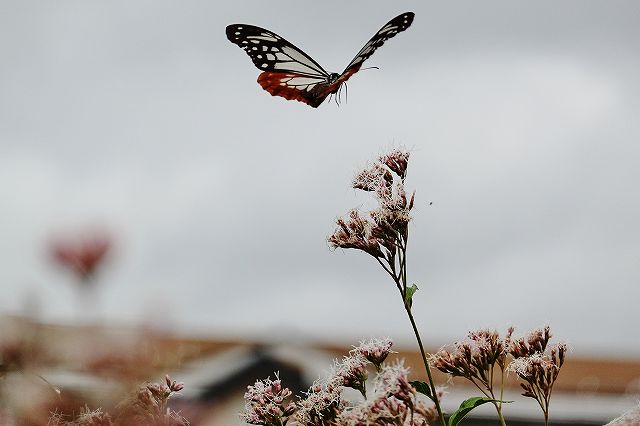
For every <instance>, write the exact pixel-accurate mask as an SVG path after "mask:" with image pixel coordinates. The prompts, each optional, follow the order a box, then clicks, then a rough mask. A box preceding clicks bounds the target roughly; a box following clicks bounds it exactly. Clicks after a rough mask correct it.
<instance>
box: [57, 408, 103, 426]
mask: <svg viewBox="0 0 640 426" xmlns="http://www.w3.org/2000/svg"><path fill="white" fill-rule="evenodd" d="M112 425H113V421H112V420H111V416H109V414H106V413H103V412H102V410H101V409H99V408H98V409H97V410H93V411H92V410H89V408H87V407H84V408H82V409H81V410H80V414H79V415H78V417H76V418H75V419H74V420H72V421H65V418H64V416H62V415H59V414H53V415H52V416H51V417H50V418H49V423H48V426H112Z"/></svg>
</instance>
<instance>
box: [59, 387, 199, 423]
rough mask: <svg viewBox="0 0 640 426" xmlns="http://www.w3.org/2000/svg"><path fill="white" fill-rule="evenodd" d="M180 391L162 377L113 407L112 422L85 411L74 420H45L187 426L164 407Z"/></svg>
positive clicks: (185, 420)
mask: <svg viewBox="0 0 640 426" xmlns="http://www.w3.org/2000/svg"><path fill="white" fill-rule="evenodd" d="M183 388H184V385H183V384H182V383H178V382H176V381H174V380H171V378H170V377H169V376H165V379H164V381H163V382H162V383H149V384H147V385H145V386H142V387H141V388H139V389H138V390H137V391H136V392H135V394H134V395H132V396H131V397H129V398H127V399H125V400H124V401H123V402H121V403H120V404H119V405H118V407H116V415H115V416H114V418H112V417H111V416H110V415H109V414H108V413H103V412H102V410H100V409H97V410H93V411H91V410H89V409H88V408H85V409H83V410H81V411H80V414H79V415H78V416H77V417H75V418H74V419H71V420H67V419H66V418H65V416H62V415H60V414H55V413H54V414H53V415H52V416H51V417H50V418H49V424H50V425H52V426H130V425H138V426H188V425H189V422H188V421H187V419H185V418H184V417H182V416H181V415H180V414H178V413H176V412H175V411H173V410H171V409H170V408H168V407H167V402H168V400H169V398H170V397H171V396H173V394H175V393H176V392H180V391H181V390H182V389H183Z"/></svg>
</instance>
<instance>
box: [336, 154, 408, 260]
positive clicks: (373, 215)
mask: <svg viewBox="0 0 640 426" xmlns="http://www.w3.org/2000/svg"><path fill="white" fill-rule="evenodd" d="M408 159H409V153H408V152H405V151H403V150H400V149H397V150H394V151H392V152H391V153H389V154H387V155H384V156H381V157H380V158H379V159H378V160H377V161H376V162H374V163H373V164H371V165H369V166H368V167H366V168H365V169H364V170H362V171H360V172H358V173H357V174H356V176H355V178H354V179H353V182H352V186H353V188H355V189H361V190H363V191H368V192H373V193H374V194H375V196H376V200H377V201H378V207H377V208H376V209H374V210H372V211H369V212H366V213H360V212H359V211H358V210H351V212H350V213H349V218H348V219H346V220H345V219H341V218H340V219H337V221H336V222H337V225H338V227H337V228H336V229H335V231H334V232H333V234H332V235H331V236H329V238H328V242H329V245H330V246H331V247H333V248H337V247H340V248H355V249H359V250H362V251H364V252H365V253H368V254H370V255H371V256H373V257H375V258H377V259H384V260H385V261H386V262H387V264H389V265H390V264H392V263H393V262H395V257H396V252H397V250H398V248H399V247H402V246H403V244H404V241H405V240H406V238H407V230H408V224H409V222H410V221H411V216H410V214H409V213H410V210H411V209H412V208H413V203H414V198H415V192H414V193H413V194H412V195H411V197H410V198H408V197H407V193H406V189H405V187H404V178H405V176H406V170H407V164H408ZM394 174H395V175H396V178H394Z"/></svg>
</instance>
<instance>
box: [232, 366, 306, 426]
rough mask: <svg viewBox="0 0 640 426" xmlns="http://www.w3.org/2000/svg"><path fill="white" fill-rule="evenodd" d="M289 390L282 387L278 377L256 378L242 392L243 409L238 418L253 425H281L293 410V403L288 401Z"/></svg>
mask: <svg viewBox="0 0 640 426" xmlns="http://www.w3.org/2000/svg"><path fill="white" fill-rule="evenodd" d="M291 394H292V393H291V391H290V390H289V389H288V388H283V387H282V383H281V381H280V378H279V377H278V374H277V373H276V379H275V380H271V379H270V378H268V377H267V379H265V380H257V381H256V383H255V384H254V385H253V386H248V387H247V392H246V393H245V394H244V399H245V401H246V403H245V409H244V412H243V413H241V414H240V418H241V419H242V420H244V421H245V422H247V423H249V424H253V425H265V426H282V425H284V424H286V423H287V419H288V417H289V416H291V415H292V414H293V412H294V411H295V403H293V402H289V401H288V399H289V398H290V397H291Z"/></svg>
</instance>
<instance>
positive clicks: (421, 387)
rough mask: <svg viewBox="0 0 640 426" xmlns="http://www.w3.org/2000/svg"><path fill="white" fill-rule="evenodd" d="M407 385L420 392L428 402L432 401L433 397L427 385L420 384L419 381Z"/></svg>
mask: <svg viewBox="0 0 640 426" xmlns="http://www.w3.org/2000/svg"><path fill="white" fill-rule="evenodd" d="M409 383H410V384H411V386H413V387H414V388H415V389H416V391H418V392H420V393H421V394H423V395H426V396H427V397H428V398H429V399H430V400H433V396H432V395H431V388H430V387H429V384H428V383H425V382H421V381H420V380H414V381H412V382H409Z"/></svg>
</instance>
